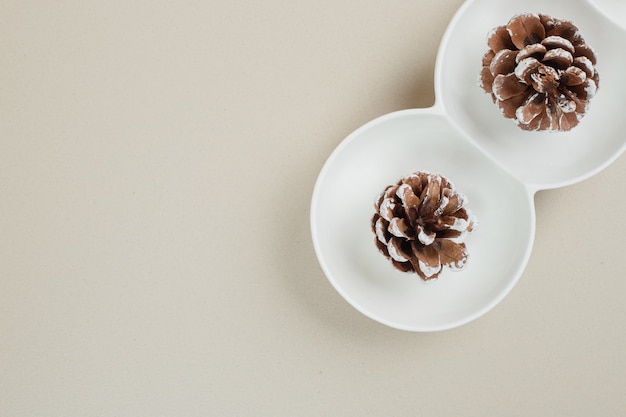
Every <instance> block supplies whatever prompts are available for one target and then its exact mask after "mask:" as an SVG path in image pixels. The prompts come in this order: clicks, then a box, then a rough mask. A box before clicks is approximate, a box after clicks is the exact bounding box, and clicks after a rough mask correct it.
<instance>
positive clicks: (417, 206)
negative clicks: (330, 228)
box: [372, 171, 476, 281]
mask: <svg viewBox="0 0 626 417" xmlns="http://www.w3.org/2000/svg"><path fill="white" fill-rule="evenodd" d="M466 203H467V200H466V198H465V197H464V196H463V195H462V194H460V193H458V192H456V191H455V189H454V186H453V185H452V183H451V182H450V181H449V180H447V179H446V178H444V177H442V176H441V175H436V174H430V173H428V172H423V171H419V172H416V173H414V174H412V175H409V176H407V177H404V178H402V179H401V180H400V181H398V182H397V183H396V184H395V185H390V186H388V187H387V188H386V189H385V191H384V192H383V193H382V194H381V195H380V197H379V198H378V200H377V201H376V204H375V208H376V213H375V214H374V216H373V217H372V230H373V231H374V233H375V234H376V238H375V241H376V246H377V247H378V249H379V250H380V251H381V252H382V253H383V254H384V255H385V256H386V257H387V258H389V259H390V260H391V263H392V264H393V265H394V266H395V267H396V268H397V269H399V270H400V271H403V272H415V273H417V274H418V275H419V276H420V277H421V278H422V279H423V280H425V281H426V280H430V279H435V278H437V277H438V276H439V274H440V273H441V270H442V267H443V266H447V267H448V268H450V269H452V270H461V269H463V267H464V266H465V263H466V262H467V258H468V252H467V248H466V246H465V243H464V240H465V237H466V235H467V234H468V233H469V232H471V231H472V230H473V228H474V225H475V223H476V220H475V217H474V215H473V214H472V213H471V211H470V210H469V209H467V208H466V207H465V205H466Z"/></svg>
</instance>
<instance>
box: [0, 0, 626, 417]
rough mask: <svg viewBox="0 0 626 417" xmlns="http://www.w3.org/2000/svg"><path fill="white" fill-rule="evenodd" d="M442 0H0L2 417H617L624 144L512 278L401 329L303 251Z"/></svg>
mask: <svg viewBox="0 0 626 417" xmlns="http://www.w3.org/2000/svg"><path fill="white" fill-rule="evenodd" d="M461 3H462V2H461V0H447V1H439V2H432V1H422V0H412V1H404V0H397V1H390V2H380V1H362V2H355V1H348V0H334V1H318V2H312V1H311V2H297V3H296V2H286V1H285V2H281V1H276V0H267V1H264V2H243V1H230V2H226V1H223V2H217V1H154V2H153V1H133V2H128V1H118V0H113V1H106V2H105V1H73V2H72V1H55V2H47V1H46V2H35V1H10V0H3V1H0V47H1V49H0V51H1V54H0V63H1V65H0V415H2V416H24V417H26V416H28V417H35V416H98V417H101V416H115V417H120V416H150V417H155V416H209V415H210V416H324V415H337V416H416V415H431V416H460V415H463V416H485V415H492V416H512V415H520V416H560V415H563V416H565V415H567V416H604V417H606V416H622V415H624V410H625V409H626V388H625V386H626V384H625V382H626V381H625V379H626V378H625V377H626V320H625V319H626V303H624V294H625V293H626V281H625V280H624V254H623V251H624V248H625V244H624V236H625V235H626V223H625V222H624V217H623V210H624V207H625V206H626V196H625V194H624V192H623V190H624V186H623V184H624V182H623V181H624V178H625V176H626V159H625V158H624V157H623V156H622V157H621V158H619V159H618V160H617V161H616V162H615V163H614V164H613V165H611V166H610V167H609V168H608V169H606V170H604V171H603V172H601V173H600V174H598V175H597V176H595V177H593V178H592V179H589V180H587V181H584V182H582V183H580V184H577V185H574V186H570V187H567V188H565V189H559V190H553V191H548V192H541V193H539V194H538V196H537V198H536V205H537V236H536V243H535V247H534V250H533V254H532V258H531V260H530V263H529V265H528V268H527V270H526V272H525V273H524V275H523V276H522V278H521V280H520V282H519V284H518V285H517V286H516V287H515V288H514V289H513V291H512V292H511V293H510V295H509V296H508V297H507V298H505V300H504V301H503V302H502V303H501V304H500V305H498V306H497V307H496V308H495V309H494V310H492V311H491V312H490V313H489V314H487V315H486V316H484V317H482V318H480V319H479V320H477V321H475V322H472V323H470V324H468V325H466V326H463V327H461V328H458V329H455V330H450V331H446V332H442V333H434V334H419V333H409V332H403V331H398V330H394V329H390V328H387V327H385V326H383V325H380V324H378V323H376V322H374V321H372V320H370V319H368V318H366V317H364V316H362V315H361V314H359V313H358V312H357V311H356V310H354V309H353V308H352V307H350V306H349V305H348V304H347V303H346V302H345V301H344V300H343V299H342V298H341V297H340V296H339V295H338V294H337V293H336V292H335V291H334V289H333V288H332V287H331V285H330V284H329V283H328V281H327V280H326V278H325V277H324V275H323V273H322V271H321V269H320V267H319V266H318V263H317V260H316V258H315V254H314V252H313V247H312V244H311V239H310V232H309V219H308V216H309V203H310V197H311V193H312V190H313V185H314V182H315V179H316V176H317V174H318V172H319V170H320V168H321V167H322V165H323V163H324V161H325V159H326V158H327V157H328V155H329V154H330V152H331V151H332V150H333V149H334V147H335V146H336V145H337V144H338V143H339V142H340V141H341V140H342V139H343V138H344V137H345V136H346V135H347V134H348V133H349V132H351V131H352V130H353V129H355V128H356V127H358V126H360V125H361V124H363V123H365V122H367V121H369V120H370V119H373V118H375V117H377V116H379V115H382V114H385V113H388V112H391V111H394V110H399V109H405V108H411V107H427V106H430V105H432V103H433V101H434V92H433V70H434V63H435V56H436V51H437V47H438V44H439V40H440V38H441V35H442V33H443V31H444V30H445V27H446V25H447V23H448V21H449V19H450V18H451V17H452V15H453V14H454V12H455V11H456V10H457V8H458V7H459V6H460V4H461Z"/></svg>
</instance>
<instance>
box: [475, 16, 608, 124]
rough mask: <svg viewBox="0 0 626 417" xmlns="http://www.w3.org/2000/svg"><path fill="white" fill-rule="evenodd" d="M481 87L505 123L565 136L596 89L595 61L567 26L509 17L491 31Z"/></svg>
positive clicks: (557, 21) (573, 29) (560, 22)
mask: <svg viewBox="0 0 626 417" xmlns="http://www.w3.org/2000/svg"><path fill="white" fill-rule="evenodd" d="M487 44H488V45H489V48H490V49H489V50H488V51H487V53H485V55H484V56H483V63H482V65H483V67H482V71H481V73H480V86H481V87H482V88H483V89H484V90H485V91H486V92H487V93H490V94H491V98H492V99H493V101H494V103H496V104H497V105H498V107H499V108H500V110H502V113H503V114H504V117H507V118H510V119H515V121H516V122H517V124H518V126H519V127H521V128H522V129H524V130H552V131H566V130H570V129H571V128H573V127H574V126H576V125H577V124H578V122H579V121H580V119H581V118H582V117H583V116H584V115H585V112H586V111H587V108H588V105H589V100H591V98H592V97H593V96H594V95H595V93H596V90H597V88H598V81H599V77H598V72H597V71H596V69H595V65H596V55H595V53H594V51H593V50H592V49H591V47H589V45H587V44H586V43H585V40H584V39H583V37H582V36H581V35H580V33H579V31H578V28H577V27H576V26H574V24H573V23H572V22H570V21H568V20H560V19H555V18H553V17H550V16H547V15H543V14H533V13H525V14H519V15H516V16H514V17H513V18H512V19H511V20H510V21H509V23H508V24H507V25H506V26H499V27H497V28H495V29H493V30H492V31H491V32H490V34H489V37H488V40H487Z"/></svg>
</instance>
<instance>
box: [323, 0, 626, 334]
mask: <svg viewBox="0 0 626 417" xmlns="http://www.w3.org/2000/svg"><path fill="white" fill-rule="evenodd" d="M527 11H534V12H540V13H546V14H549V15H552V16H554V17H559V18H563V19H569V20H572V21H573V22H575V24H576V25H577V26H578V27H579V28H580V30H581V32H582V33H583V36H585V39H586V40H587V42H588V43H589V44H590V45H592V46H593V47H594V48H595V49H596V52H597V54H598V57H599V62H598V66H597V67H598V71H599V72H600V76H601V80H600V90H599V91H598V94H597V95H596V97H594V99H593V101H592V103H591V109H590V111H589V113H588V114H587V115H586V116H585V118H584V119H583V121H582V122H581V124H580V125H579V126H577V127H576V128H574V129H573V130H572V131H570V132H566V133H538V132H532V133H530V132H524V131H521V130H520V129H519V128H518V127H517V126H515V124H514V123H513V122H512V121H511V120H507V119H504V118H503V117H502V116H501V115H500V113H499V110H498V109H497V108H496V106H494V105H493V103H492V102H491V99H490V97H489V96H488V95H487V94H485V93H483V91H482V90H481V89H480V88H479V87H478V86H477V78H478V71H479V69H480V62H481V57H482V55H483V54H484V52H485V50H486V48H487V47H486V42H485V40H486V34H487V32H488V31H489V30H490V29H491V28H493V27H495V26H498V25H500V24H504V23H506V22H507V21H508V19H510V17H512V16H513V15H515V14H516V13H520V12H527ZM565 11H567V12H565ZM624 41H626V32H624V30H623V29H621V28H620V27H619V26H617V25H616V24H614V23H612V22H611V21H609V20H608V19H607V18H606V17H605V16H604V15H603V14H602V13H601V12H599V11H598V8H597V7H596V6H595V5H592V4H591V3H590V2H588V1H585V0H578V1H572V0H560V1H559V0H554V1H551V2H545V1H542V0H528V1H526V2H525V4H524V8H523V9H520V6H519V5H518V4H517V3H516V2H513V1H512V0H506V1H502V0H475V1H467V2H466V3H465V4H464V5H463V6H462V7H461V8H460V9H459V11H458V12H457V14H456V15H455V16H454V18H453V19H452V21H451V23H450V25H449V27H448V29H447V31H446V33H445V34H444V37H443V40H442V43H441V46H440V50H439V54H438V57H437V64H436V69H435V92H436V97H437V98H436V104H435V105H434V106H433V107H432V108H428V109H412V110H405V111H400V112H396V113H391V114H388V115H385V116H382V117H380V118H378V119H375V120H373V121H371V122H370V123H367V124H366V125H364V126H362V127H360V128H359V129H357V130H356V131H354V132H353V133H352V134H350V135H349V136H348V137H347V138H346V139H345V140H344V141H343V142H342V143H341V144H340V145H339V146H338V147H337V149H335V151H334V152H333V153H332V155H331V156H330V157H329V158H328V160H327V162H326V164H325V165H324V167H323V169H322V171H321V172H320V174H319V177H318V179H317V183H316V185H315V189H314V192H313V197H312V203H311V231H312V238H313V244H314V247H315V251H316V253H317V256H318V259H319V262H320V264H321V266H322V269H323V270H324V273H325V274H326V276H327V277H328V279H329V281H330V282H331V283H332V285H333V286H334V287H335V289H336V290H337V291H338V292H339V293H340V294H341V295H342V296H343V297H344V298H345V299H346V300H347V301H348V302H349V303H350V304H351V305H353V306H354V307H355V308H356V309H357V310H359V311H361V312H362V313H363V314H365V315H366V316H368V317H370V318H372V319H374V320H377V321H379V322H381V323H384V324H386V325H388V326H391V327H395V328H399V329H404V330H413V331H436V330H444V329H449V328H453V327H456V326H460V325H462V324H465V323H468V322H469V321H471V320H474V319H476V318H478V317H480V316H481V315H483V314H485V313H486V312H487V311H489V310H490V309H491V308H493V307H494V306H495V305H496V304H497V303H498V302H500V301H501V300H502V299H503V298H504V297H505V296H506V295H507V294H508V293H509V291H510V290H511V288H512V287H513V286H514V285H515V283H516V282H517V280H518V279H519V277H520V276H521V274H522V272H523V271H524V268H525V266H526V264H527V262H528V259H529V256H530V253H531V249H532V244H533V239H534V231H535V211H534V205H533V198H534V194H535V192H536V191H537V190H540V189H548V188H554V187H561V186H565V185H568V184H572V183H575V182H577V181H581V180H583V179H585V178H588V177H589V176H591V175H593V174H595V173H597V172H598V171H600V170H601V169H603V168H604V167H606V166H607V165H608V164H610V163H611V162H612V161H613V160H615V159H616V158H617V157H618V156H619V155H620V154H621V153H622V152H623V151H624V149H625V148H626V140H625V136H624V134H623V133H621V132H626V118H624V117H622V116H621V115H620V112H621V107H620V105H621V101H620V100H621V97H624V95H626V82H625V81H623V79H622V77H621V71H622V69H623V68H624V67H625V66H626V56H625V55H624V54H617V53H615V51H619V50H621V49H619V48H620V46H619V45H620V44H622V42H624ZM472 62H474V63H475V65H471V63H472ZM607 86H610V87H607ZM392 149H393V150H396V153H395V154H393V156H391V155H388V153H387V152H389V150H392ZM383 150H384V151H385V152H382V151H383ZM385 155H387V156H385ZM417 170H427V171H431V172H437V173H441V174H442V175H444V176H446V177H448V178H449V179H451V180H452V181H453V182H454V183H455V185H456V187H457V189H458V190H459V191H460V192H462V193H463V194H465V195H466V196H467V197H468V199H469V204H470V207H471V209H472V211H474V213H475V214H476V216H477V217H478V220H479V226H478V229H477V230H476V231H475V232H474V233H472V234H471V235H470V238H469V239H468V241H467V245H468V251H469V253H470V260H469V262H468V264H467V267H466V268H465V269H464V270H463V271H461V272H451V271H446V270H445V269H444V272H443V273H442V274H441V276H440V278H439V279H438V280H437V281H434V282H429V283H424V282H423V281H421V280H420V279H419V278H418V277H417V276H416V275H410V274H404V273H401V272H398V271H396V270H395V269H394V268H392V267H391V265H390V264H389V262H388V261H387V259H385V257H384V256H382V255H381V254H379V253H378V251H377V249H376V246H375V245H374V235H373V233H372V232H371V230H370V223H369V222H370V219H371V216H372V214H373V210H374V209H373V204H374V200H375V198H376V197H377V196H378V194H379V193H380V192H381V191H382V190H383V189H384V188H385V187H386V186H387V185H389V184H391V183H393V182H395V181H396V180H398V179H399V178H400V177H402V176H404V175H407V174H410V173H412V172H415V171H417Z"/></svg>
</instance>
